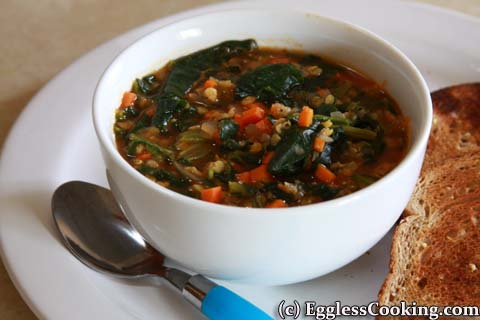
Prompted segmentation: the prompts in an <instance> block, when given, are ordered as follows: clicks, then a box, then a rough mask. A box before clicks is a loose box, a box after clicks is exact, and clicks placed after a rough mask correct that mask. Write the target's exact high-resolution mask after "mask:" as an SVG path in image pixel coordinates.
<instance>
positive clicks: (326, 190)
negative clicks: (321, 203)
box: [308, 183, 340, 200]
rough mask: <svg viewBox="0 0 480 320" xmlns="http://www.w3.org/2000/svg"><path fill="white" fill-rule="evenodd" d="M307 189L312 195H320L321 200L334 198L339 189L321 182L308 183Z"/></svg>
mask: <svg viewBox="0 0 480 320" xmlns="http://www.w3.org/2000/svg"><path fill="white" fill-rule="evenodd" d="M308 189H309V190H310V192H311V193H312V194H313V195H315V196H320V197H322V199H323V200H330V199H332V198H334V197H335V196H336V195H337V194H338V192H339V191H340V190H339V189H338V188H335V187H332V186H329V185H328V184H323V183H322V184H313V185H310V186H309V188H308Z"/></svg>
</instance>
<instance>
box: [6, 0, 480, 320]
mask: <svg viewBox="0 0 480 320" xmlns="http://www.w3.org/2000/svg"><path fill="white" fill-rule="evenodd" d="M262 5H265V4H264V3H262V4H259V3H255V4H254V3H234V2H230V3H222V4H218V5H214V6H210V7H205V8H200V9H195V10H192V11H188V12H184V13H181V14H178V15H175V16H171V17H168V18H165V19H161V20H157V21H154V22H152V23H149V24H147V25H144V26H142V27H140V28H137V29H135V30H132V31H130V32H128V33H126V34H124V35H122V36H120V37H117V38H115V39H113V40H112V41H110V42H108V43H106V44H104V45H102V46H100V47H98V48H97V49H95V50H93V51H92V52H90V53H88V54H87V55H85V56H84V57H82V58H81V59H79V60H77V61H76V62H75V63H73V64H72V65H71V66H69V67H68V68H66V69H65V70H64V71H63V72H61V73H60V74H59V75H58V76H57V77H55V78H54V79H53V80H52V81H50V82H49V83H48V84H47V85H46V86H45V87H44V88H43V89H42V90H41V91H40V92H39V93H38V94H37V95H36V96H35V97H34V98H33V99H32V101H31V102H30V103H29V105H28V106H27V108H26V110H25V111H24V112H23V113H22V115H21V117H20V118H19V120H18V121H17V123H16V125H15V127H14V128H13V130H12V131H11V134H10V136H9V138H8V140H7V142H6V144H5V147H4V151H3V153H2V158H1V163H0V177H1V180H0V195H1V198H0V209H1V215H0V240H1V251H2V256H3V261H4V263H5V265H6V267H7V269H8V270H9V272H10V275H11V277H12V279H13V281H14V283H15V285H16V286H17V288H18V290H19V291H20V293H21V294H22V296H23V298H24V299H25V301H26V302H27V303H28V305H29V306H30V307H31V308H32V310H33V311H34V312H35V313H36V314H37V315H38V316H39V317H40V318H42V319H43V318H45V319H52V320H57V319H58V320H63V319H72V320H75V319H90V320H92V319H116V320H121V319H201V317H200V316H199V315H198V313H197V311H195V310H194V309H193V308H192V307H190V306H189V305H188V304H187V303H186V302H184V301H182V299H181V298H180V297H179V296H178V295H177V294H176V293H175V292H174V291H173V290H171V289H170V288H168V287H167V286H162V287H160V288H154V287H148V286H142V285H140V284H135V283H128V282H121V281H118V280H114V279H111V278H109V277H106V276H103V275H100V274H97V273H95V272H93V271H91V270H89V269H87V268H86V267H84V266H83V265H82V264H81V263H79V262H78V261H76V260H75V258H74V257H72V256H71V255H70V254H69V253H68V252H67V251H66V250H65V248H64V247H63V246H62V244H61V243H60V242H59V238H58V236H57V234H56V233H55V230H54V228H53V224H52V219H51V213H50V197H51V194H52V192H53V190H54V189H55V188H56V187H57V186H58V185H59V184H61V183H62V182H64V181H67V180H72V179H80V180H85V181H90V182H94V183H98V184H101V185H106V180H105V173H104V167H103V164H102V160H101V157H100V153H99V147H98V145H97V142H96V139H95V136H94V131H93V126H92V121H91V115H90V114H91V111H90V109H91V98H92V94H93V89H94V87H95V84H96V83H97V80H98V78H99V76H100V74H101V72H102V71H103V70H104V69H105V67H106V66H107V65H108V63H109V62H110V61H111V60H112V59H113V57H114V56H115V55H116V54H117V53H118V52H119V51H120V50H121V49H122V48H124V47H125V46H126V45H128V44H129V43H131V42H132V41H133V40H134V39H136V38H138V37H140V36H141V35H143V34H145V33H147V32H149V31H151V30H153V29H155V28H158V27H160V26H162V25H165V24H167V23H170V22H173V21H175V20H178V19H182V18H185V17H189V16H192V15H196V14H199V13H202V12H206V11H211V10H216V9H220V8H221V9H226V8H234V7H245V6H262ZM271 5H272V4H270V6H271ZM279 5H280V4H279V2H278V1H277V2H275V6H279ZM284 5H289V6H294V7H298V8H301V9H303V10H306V9H308V10H310V11H312V12H316V13H318V14H323V15H326V16H332V17H336V18H340V19H344V20H346V21H349V22H352V23H355V24H358V25H360V26H363V27H366V28H368V29H370V30H372V31H374V32H376V33H377V34H379V35H380V36H383V37H384V38H386V39H387V40H389V41H391V42H392V43H393V44H394V45H396V46H397V47H399V48H400V49H401V50H403V51H404V52H405V53H406V54H407V55H408V56H409V57H410V58H411V59H412V60H413V62H414V63H415V64H417V66H418V67H419V68H420V70H421V71H422V73H423V74H424V76H425V77H426V79H427V81H428V83H429V86H430V88H431V89H432V90H434V89H436V88H438V87H441V86H446V85H451V84H456V83H461V82H469V81H475V80H477V81H478V80H480V46H478V43H480V20H478V19H475V18H471V17H468V16H465V15H461V14H458V13H453V12H450V11H446V10H443V9H438V8H434V7H431V6H426V5H420V4H414V3H408V2H396V1H394V2H391V1H384V0H374V1H368V4H367V2H366V1H353V0H352V1H348V0H340V1H339V0H326V1H321V2H320V1H315V0H296V1H295V2H289V3H284ZM99 32H100V31H99ZM358 214H362V213H361V212H359V213H358ZM389 248H390V237H389V236H387V237H385V238H384V239H383V240H382V241H381V242H380V243H379V244H377V245H376V246H375V247H374V248H373V249H372V250H371V251H370V253H369V254H366V255H364V256H363V257H361V258H360V259H358V260H357V261H355V262H353V263H351V264H350V265H348V266H347V267H345V268H342V269H340V270H338V271H336V272H334V273H332V274H330V275H327V276H324V277H322V278H319V279H316V280H312V281H308V282H305V283H300V284H296V285H290V286H283V287H256V286H247V285H240V284H235V283H223V284H224V285H226V286H228V287H230V288H231V289H233V290H235V291H237V292H238V293H240V294H241V295H243V296H244V297H246V298H248V299H250V300H252V301H254V302H255V303H256V304H257V305H259V306H260V307H262V308H263V309H264V310H266V311H267V312H269V313H271V314H272V315H273V314H275V313H276V311H275V310H276V308H277V306H278V304H279V302H280V301H281V300H283V299H286V300H287V301H290V302H291V301H292V300H293V299H296V300H298V301H299V302H302V301H305V300H315V301H317V302H318V303H321V304H327V303H332V302H334V301H336V300H340V301H342V303H344V304H365V303H368V302H370V301H373V300H375V299H376V295H377V292H378V289H379V287H380V285H381V283H382V281H383V278H384V276H385V274H386V272H387V266H388V259H389V257H388V255H389V254H388V253H389ZM279 250H281V248H279ZM312 254H322V253H321V252H312ZM285 259H288V252H285Z"/></svg>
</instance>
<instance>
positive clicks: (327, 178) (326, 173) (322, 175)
mask: <svg viewBox="0 0 480 320" xmlns="http://www.w3.org/2000/svg"><path fill="white" fill-rule="evenodd" d="M315 178H317V180H319V181H322V182H325V183H331V182H333V181H334V180H335V178H336V176H335V174H334V173H333V172H332V171H330V170H329V169H328V168H327V167H325V166H324V165H323V164H319V165H318V166H317V170H315Z"/></svg>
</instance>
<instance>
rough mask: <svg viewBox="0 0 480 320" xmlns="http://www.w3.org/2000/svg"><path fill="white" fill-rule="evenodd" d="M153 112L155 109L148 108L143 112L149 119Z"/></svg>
mask: <svg viewBox="0 0 480 320" xmlns="http://www.w3.org/2000/svg"><path fill="white" fill-rule="evenodd" d="M155 111H156V109H155V108H148V109H147V110H145V113H146V114H147V116H149V117H150V118H151V117H153V115H154V114H155Z"/></svg>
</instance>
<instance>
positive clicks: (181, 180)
mask: <svg viewBox="0 0 480 320" xmlns="http://www.w3.org/2000/svg"><path fill="white" fill-rule="evenodd" d="M137 170H138V171H140V172H141V173H142V174H144V175H150V176H153V177H155V178H156V179H157V180H161V181H167V182H168V183H170V185H171V186H172V187H177V188H182V187H186V186H188V184H189V180H188V179H187V178H185V177H178V176H176V175H174V174H173V173H171V172H169V171H167V170H164V169H154V168H151V167H148V166H146V165H141V166H140V167H139V168H138V169H137Z"/></svg>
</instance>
